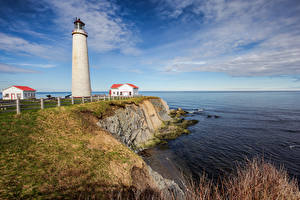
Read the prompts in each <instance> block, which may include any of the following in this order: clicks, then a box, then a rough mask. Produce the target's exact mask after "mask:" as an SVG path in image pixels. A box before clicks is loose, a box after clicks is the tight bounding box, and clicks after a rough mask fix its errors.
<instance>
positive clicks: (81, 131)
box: [0, 97, 148, 199]
mask: <svg viewBox="0 0 300 200" xmlns="http://www.w3.org/2000/svg"><path fill="white" fill-rule="evenodd" d="M147 98H148V97H140V98H133V99H128V100H115V101H100V102H93V103H86V104H80V105H73V106H66V107H60V108H48V109H45V110H38V111H25V112H22V113H21V114H20V115H15V114H14V113H2V114H0V125H1V128H0V199H20V198H21V199H23V198H55V199H56V198H61V197H64V198H77V197H79V196H80V195H81V196H84V197H87V198H88V197H90V196H89V195H91V194H97V195H100V196H98V197H99V198H100V197H101V195H103V194H105V192H106V188H109V187H112V186H114V185H118V184H120V183H121V182H122V181H123V182H124V181H125V182H126V184H129V183H130V181H131V180H130V167H132V166H133V165H136V163H141V162H142V161H141V159H140V158H139V157H138V156H137V155H135V154H134V153H133V152H132V151H130V150H129V149H128V148H126V147H125V146H124V145H122V144H120V143H118V142H117V141H116V140H114V139H113V138H112V137H111V136H108V135H105V134H104V133H102V132H101V130H100V129H99V128H98V127H97V126H96V122H95V121H93V120H97V119H96V117H98V118H99V117H101V116H104V115H106V114H112V112H113V110H114V109H113V108H114V107H122V106H125V104H128V103H129V104H132V103H134V104H138V103H140V102H142V101H143V100H145V99H147ZM98 136H99V137H100V136H101V137H103V138H104V139H107V140H108V139H109V140H108V141H109V142H107V143H105V142H104V140H103V141H102V139H99V140H97V137H98ZM91 141H92V142H91ZM95 141H96V142H95ZM91 143H95V144H94V146H92V145H91ZM97 145H98V146H97ZM91 146H92V147H91ZM114 165H116V166H118V167H120V168H121V169H122V170H123V171H121V172H117V171H114V170H117V168H116V167H115V168H114V167H113V168H112V167H111V166H114ZM128 174H129V175H128ZM120 177H122V178H120ZM123 184H125V183H123Z"/></svg>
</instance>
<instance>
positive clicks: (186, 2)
mask: <svg viewBox="0 0 300 200" xmlns="http://www.w3.org/2000/svg"><path fill="white" fill-rule="evenodd" d="M0 3H1V7H0V88H2V89H3V88H6V87H9V86H11V85H26V86H30V87H32V88H34V89H36V90H37V91H44V92H52V91H71V85H72V83H71V82H72V34H71V33H72V29H73V21H74V18H75V17H79V18H80V19H81V20H82V21H83V22H84V23H85V24H86V26H85V30H86V31H87V32H88V38H87V40H88V51H89V63H90V73H91V85H92V90H93V91H107V90H108V89H109V87H110V86H111V85H112V84H114V83H133V84H136V85H137V86H139V88H140V90H143V91H197V90H199V91H224V90H225V91H228V90H229V91H233V90H234V91H235V90H237V91H240V90H242V91H245V90H251V91H252V90H300V23H299V22H300V1H299V0H272V1H270V0H251V1H245V0H139V1H138V0H72V1H67V0H66V1H62V0H0Z"/></svg>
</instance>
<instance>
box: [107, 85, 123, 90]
mask: <svg viewBox="0 0 300 200" xmlns="http://www.w3.org/2000/svg"><path fill="white" fill-rule="evenodd" d="M122 85H124V84H113V85H112V86H111V87H110V88H112V89H116V88H119V87H121V86H122Z"/></svg>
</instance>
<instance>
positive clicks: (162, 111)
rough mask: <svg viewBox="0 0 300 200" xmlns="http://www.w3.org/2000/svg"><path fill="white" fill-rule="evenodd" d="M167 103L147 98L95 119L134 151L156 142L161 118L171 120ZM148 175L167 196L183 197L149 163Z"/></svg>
mask: <svg viewBox="0 0 300 200" xmlns="http://www.w3.org/2000/svg"><path fill="white" fill-rule="evenodd" d="M169 112H170V111H169V107H168V105H167V103H166V102H165V101H164V100H162V99H160V98H153V99H146V100H144V101H143V102H142V103H140V104H139V105H135V104H126V105H125V106H124V107H123V108H119V109H116V110H114V114H113V115H111V116H108V117H105V118H104V119H101V120H99V121H98V123H97V125H98V126H100V127H101V128H102V129H104V130H106V131H108V132H110V133H111V134H112V135H114V136H115V137H116V138H117V139H118V140H120V141H121V142H122V143H124V144H125V145H127V146H128V147H130V148H131V149H133V150H135V151H139V150H142V149H144V148H145V147H147V146H149V145H151V144H153V143H155V142H156V141H157V140H158V141H159V139H157V138H156V136H155V135H156V134H157V131H158V130H159V129H160V128H161V126H162V124H163V122H164V121H169V120H171V118H170V116H169ZM147 171H148V174H149V175H150V177H151V180H152V181H153V182H154V184H155V186H156V187H157V188H158V189H159V190H160V191H161V192H162V193H161V195H162V196H163V197H165V198H166V199H168V197H170V196H175V197H176V199H184V193H183V191H182V190H181V189H180V187H179V186H178V185H177V184H176V183H175V182H174V181H172V180H169V179H165V178H163V177H162V176H161V175H160V174H159V173H157V172H155V171H153V170H152V169H151V167H150V166H148V170H147Z"/></svg>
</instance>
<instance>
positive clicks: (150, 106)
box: [97, 98, 171, 150]
mask: <svg viewBox="0 0 300 200" xmlns="http://www.w3.org/2000/svg"><path fill="white" fill-rule="evenodd" d="M168 114H169V107H168V105H167V104H166V102H164V101H163V100H162V99H159V98H154V99H147V100H144V101H143V102H142V103H140V104H139V105H135V104H127V105H125V107H124V108H119V109H117V110H115V111H114V114H113V115H112V116H109V117H106V118H104V119H101V120H100V121H99V122H98V123H97V124H98V126H100V127H102V128H103V129H104V130H106V131H108V132H110V133H111V134H113V135H114V136H115V137H117V138H118V139H119V140H120V141H121V142H123V143H124V144H126V145H127V146H128V147H130V148H131V149H134V150H141V149H143V148H145V147H147V146H149V145H151V144H152V143H155V142H156V141H157V140H158V139H157V138H156V137H155V133H156V131H157V130H158V129H159V128H160V127H161V125H162V123H163V122H164V121H168V120H170V119H171V118H170V117H169V115H168Z"/></svg>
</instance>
